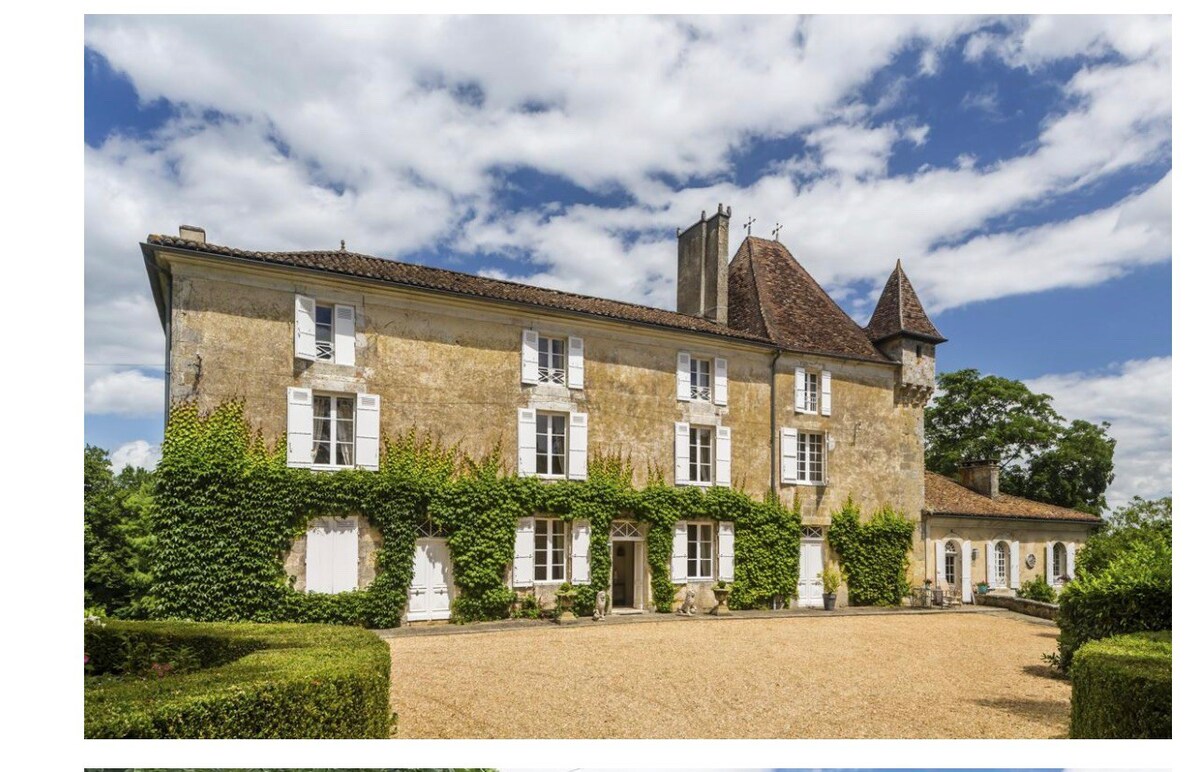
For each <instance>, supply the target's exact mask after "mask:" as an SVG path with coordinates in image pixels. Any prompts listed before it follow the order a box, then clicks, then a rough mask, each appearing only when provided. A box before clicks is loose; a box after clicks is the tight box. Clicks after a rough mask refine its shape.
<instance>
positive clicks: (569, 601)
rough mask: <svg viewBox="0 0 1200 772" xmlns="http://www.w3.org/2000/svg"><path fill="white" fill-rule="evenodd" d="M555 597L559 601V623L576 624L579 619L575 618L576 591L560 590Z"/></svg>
mask: <svg viewBox="0 0 1200 772" xmlns="http://www.w3.org/2000/svg"><path fill="white" fill-rule="evenodd" d="M554 597H555V598H557V599H558V623H559V624H560V625H563V624H570V623H571V622H574V621H575V620H576V619H577V617H576V616H575V591H574V590H559V591H558V592H556V593H555V594H554Z"/></svg>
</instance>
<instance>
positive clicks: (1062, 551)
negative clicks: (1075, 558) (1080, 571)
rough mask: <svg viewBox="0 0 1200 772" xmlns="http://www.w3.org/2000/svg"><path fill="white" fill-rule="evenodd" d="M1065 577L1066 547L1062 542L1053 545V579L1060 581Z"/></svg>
mask: <svg viewBox="0 0 1200 772" xmlns="http://www.w3.org/2000/svg"><path fill="white" fill-rule="evenodd" d="M1066 575H1067V547H1066V545H1065V544H1063V543H1062V542H1058V543H1057V544H1055V545H1054V578H1055V579H1056V580H1058V579H1061V578H1062V577H1064V576H1066Z"/></svg>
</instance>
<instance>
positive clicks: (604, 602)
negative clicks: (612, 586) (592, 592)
mask: <svg viewBox="0 0 1200 772" xmlns="http://www.w3.org/2000/svg"><path fill="white" fill-rule="evenodd" d="M606 616H608V592H607V591H605V590H600V591H599V592H597V593H596V609H595V610H594V611H592V619H594V620H596V621H597V622H599V621H600V620H602V619H604V618H605V617H606Z"/></svg>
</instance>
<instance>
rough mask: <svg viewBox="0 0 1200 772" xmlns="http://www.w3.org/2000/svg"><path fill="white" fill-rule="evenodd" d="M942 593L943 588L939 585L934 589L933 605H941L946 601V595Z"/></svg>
mask: <svg viewBox="0 0 1200 772" xmlns="http://www.w3.org/2000/svg"><path fill="white" fill-rule="evenodd" d="M942 593H943V590H942V588H941V587H938V588H936V589H935V590H934V591H933V605H935V606H941V605H942V604H943V603H945V597H944V596H943V594H942Z"/></svg>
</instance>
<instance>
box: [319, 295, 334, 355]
mask: <svg viewBox="0 0 1200 772" xmlns="http://www.w3.org/2000/svg"><path fill="white" fill-rule="evenodd" d="M317 359H326V360H329V359H333V306H327V305H323V304H321V303H318V304H317Z"/></svg>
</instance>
